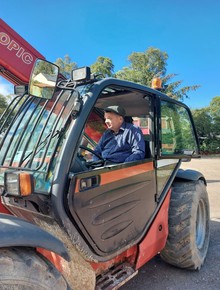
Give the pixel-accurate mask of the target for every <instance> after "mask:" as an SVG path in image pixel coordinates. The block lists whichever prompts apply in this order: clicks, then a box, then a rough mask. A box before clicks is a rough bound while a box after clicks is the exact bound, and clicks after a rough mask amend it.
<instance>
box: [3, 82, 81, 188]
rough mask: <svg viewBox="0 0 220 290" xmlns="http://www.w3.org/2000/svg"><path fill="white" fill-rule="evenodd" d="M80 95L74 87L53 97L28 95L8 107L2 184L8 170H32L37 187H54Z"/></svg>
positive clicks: (4, 129) (5, 122) (4, 134)
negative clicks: (52, 184) (59, 157)
mask: <svg viewBox="0 0 220 290" xmlns="http://www.w3.org/2000/svg"><path fill="white" fill-rule="evenodd" d="M81 90H82V91H85V90H86V88H82V89H81ZM76 98H77V94H76V93H75V92H74V91H70V90H68V91H59V92H57V93H56V94H55V95H54V97H53V98H52V99H51V100H46V99H43V98H37V97H30V96H28V95H25V96H23V97H20V99H19V100H18V101H17V102H16V103H15V105H12V106H11V108H9V109H8V112H7V113H6V114H5V116H2V118H1V120H0V133H1V136H2V140H1V141H0V148H1V150H0V185H3V178H4V171H5V170H8V169H17V170H28V171H32V172H33V174H34V178H35V191H42V192H45V191H46V192H48V191H49V190H50V185H51V181H52V178H53V171H54V170H53V169H54V167H55V163H56V160H57V158H58V155H59V151H60V148H61V145H62V141H63V140H64V138H65V134H66V132H67V130H68V128H69V124H70V121H71V119H72V118H74V116H73V115H72V111H74V104H75V101H76ZM3 117H4V118H3Z"/></svg>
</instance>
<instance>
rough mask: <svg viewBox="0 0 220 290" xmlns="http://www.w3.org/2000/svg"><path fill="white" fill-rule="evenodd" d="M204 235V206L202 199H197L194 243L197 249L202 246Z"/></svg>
mask: <svg viewBox="0 0 220 290" xmlns="http://www.w3.org/2000/svg"><path fill="white" fill-rule="evenodd" d="M205 235H206V208H205V203H204V201H203V200H200V201H199V205H198V208H197V218H196V244H197V247H198V249H201V248H202V247H203V244H204V241H205Z"/></svg>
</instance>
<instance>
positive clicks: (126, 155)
mask: <svg viewBox="0 0 220 290" xmlns="http://www.w3.org/2000/svg"><path fill="white" fill-rule="evenodd" d="M95 152H96V153H98V154H99V155H101V156H102V157H103V158H104V159H106V160H108V161H110V162H114V163H121V162H129V161H135V160H141V159H144V157H145V142H144V139H143V134H142V131H141V130H140V128H138V127H135V126H134V125H133V124H130V123H125V122H124V123H123V124H122V126H121V128H120V129H119V132H118V133H117V134H115V133H114V132H113V131H112V130H110V129H107V130H106V131H105V132H104V134H103V135H102V137H101V139H100V140H99V143H98V145H97V146H96V148H95ZM94 159H95V160H96V159H97V158H96V157H95V158H94Z"/></svg>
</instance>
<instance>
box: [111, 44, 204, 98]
mask: <svg viewBox="0 0 220 290" xmlns="http://www.w3.org/2000/svg"><path fill="white" fill-rule="evenodd" d="M128 60H129V61H130V65H129V66H128V67H124V68H123V69H122V70H120V71H119V72H117V73H116V77H117V78H120V79H125V80H129V81H133V82H136V83H141V84H143V85H146V86H149V87H150V86H151V82H152V79H153V78H154V77H160V78H161V80H162V82H163V87H164V89H163V91H164V92H165V93H166V94H167V95H169V96H170V97H172V98H174V99H177V100H184V98H187V97H188V95H187V93H188V92H189V91H191V90H196V89H197V88H198V87H199V85H194V86H186V87H182V88H179V87H180V85H181V84H182V81H174V82H171V83H170V81H171V80H172V79H173V78H174V77H176V76H177V75H176V74H169V75H166V71H167V70H166V66H167V60H168V54H167V53H166V52H163V51H161V50H159V49H158V48H153V47H150V48H148V49H147V50H146V51H145V52H133V53H132V54H131V55H130V56H129V57H128Z"/></svg>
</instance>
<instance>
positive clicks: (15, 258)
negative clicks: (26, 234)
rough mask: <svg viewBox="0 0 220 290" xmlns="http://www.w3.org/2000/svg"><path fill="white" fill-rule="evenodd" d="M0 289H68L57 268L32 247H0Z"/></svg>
mask: <svg viewBox="0 0 220 290" xmlns="http://www.w3.org/2000/svg"><path fill="white" fill-rule="evenodd" d="M0 289H1V290H51V289H53V290H66V289H70V288H69V287H68V285H67V283H66V281H65V280H64V278H63V276H62V275H61V274H60V273H59V271H57V269H56V268H55V267H54V266H53V265H52V264H51V263H49V262H48V261H46V260H44V258H43V257H41V256H39V255H38V254H36V252H34V251H33V250H32V249H24V248H2V249H0Z"/></svg>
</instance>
